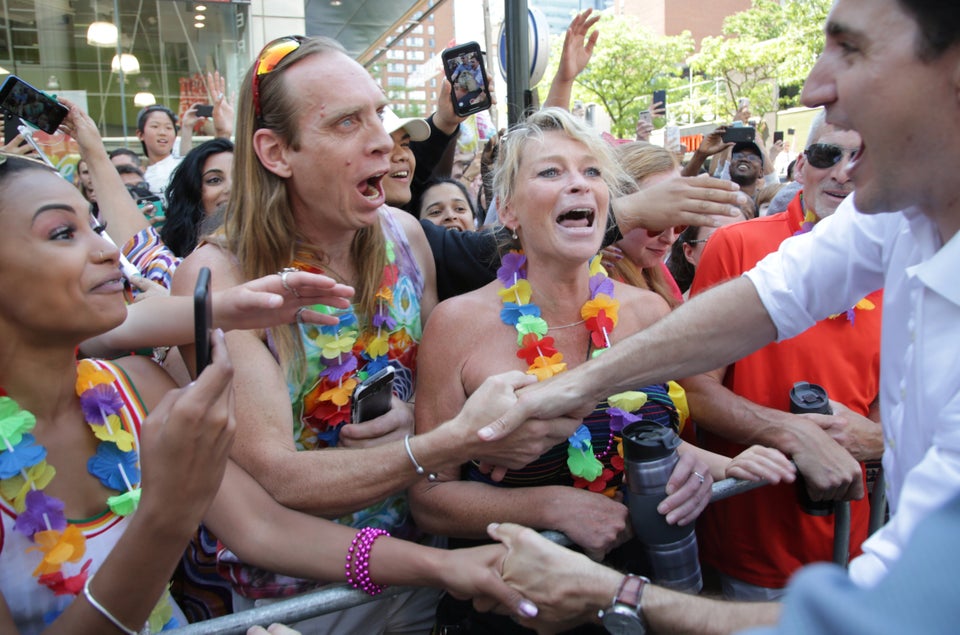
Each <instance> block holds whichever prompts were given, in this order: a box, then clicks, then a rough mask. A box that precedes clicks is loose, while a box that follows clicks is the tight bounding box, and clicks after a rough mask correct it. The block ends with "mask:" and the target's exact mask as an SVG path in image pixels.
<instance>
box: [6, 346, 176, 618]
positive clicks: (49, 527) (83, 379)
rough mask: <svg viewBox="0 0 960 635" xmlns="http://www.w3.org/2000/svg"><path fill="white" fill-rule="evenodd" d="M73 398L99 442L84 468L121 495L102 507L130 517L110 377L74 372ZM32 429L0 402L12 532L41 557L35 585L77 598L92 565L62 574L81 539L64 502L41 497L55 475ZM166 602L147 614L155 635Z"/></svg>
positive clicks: (127, 437) (127, 444) (134, 489)
mask: <svg viewBox="0 0 960 635" xmlns="http://www.w3.org/2000/svg"><path fill="white" fill-rule="evenodd" d="M76 391H77V396H79V397H80V407H81V408H82V410H83V418H84V420H85V421H86V423H87V425H89V426H90V429H91V430H92V431H93V434H94V436H95V437H96V438H97V439H100V443H99V444H98V445H97V450H96V453H95V454H94V456H92V457H91V458H90V459H89V460H88V461H87V470H88V471H89V472H90V474H92V475H93V476H95V477H96V478H97V479H98V480H99V481H100V482H101V483H102V484H103V485H104V487H107V488H108V489H112V490H116V491H119V492H122V493H121V494H118V495H116V496H111V497H109V498H108V499H107V505H108V506H109V508H110V511H112V512H113V513H114V514H116V515H118V516H128V515H130V514H132V513H133V512H134V511H136V509H137V506H138V505H139V503H140V491H141V490H140V467H139V457H138V456H137V452H136V450H135V449H134V447H133V446H134V438H133V435H132V434H130V433H129V432H127V431H126V430H124V429H123V426H122V424H121V421H120V416H119V413H120V411H121V410H122V409H123V399H122V398H121V397H120V393H119V392H118V391H117V389H116V388H115V387H114V385H113V376H112V375H111V374H110V373H109V372H107V371H105V370H102V369H100V368H99V367H97V365H96V363H95V362H92V361H90V360H83V361H81V362H79V363H78V365H77V383H76ZM36 423H37V420H36V417H34V416H33V414H32V413H30V412H28V411H26V410H23V409H21V408H20V407H19V406H18V405H17V403H16V402H15V401H14V400H12V399H11V398H10V397H6V396H4V397H0V438H2V440H3V446H2V448H0V493H2V495H3V497H4V498H5V499H6V500H7V501H8V502H9V503H10V504H11V505H12V506H13V508H14V510H15V511H16V512H17V514H18V515H17V520H16V522H15V524H14V528H15V529H16V531H18V532H19V533H21V534H23V535H24V536H26V537H27V538H28V539H29V540H30V541H31V542H33V543H34V544H35V545H36V546H35V547H29V548H28V549H27V551H28V552H30V551H39V552H41V553H42V554H43V555H42V557H41V560H40V563H39V564H38V565H37V568H36V569H34V571H33V575H34V576H36V577H37V583H38V584H41V585H43V586H46V587H47V588H49V589H50V590H51V591H53V593H54V595H76V594H78V593H80V592H81V591H82V590H83V585H84V583H85V582H86V580H87V577H88V569H89V567H90V564H91V562H92V561H91V560H87V561H86V562H85V563H84V564H83V566H82V567H81V569H80V573H78V574H77V575H73V576H69V577H65V576H64V575H63V572H62V566H63V564H64V563H66V562H80V561H81V560H82V559H83V556H84V554H85V553H86V538H85V537H84V535H83V533H82V532H81V531H80V530H79V529H78V528H77V527H76V526H75V525H71V524H69V523H67V519H66V516H65V515H64V513H63V509H64V503H63V501H61V500H60V499H58V498H54V497H53V496H50V495H48V494H46V493H44V491H43V490H44V488H45V487H46V486H47V485H48V484H49V483H50V481H51V480H53V477H54V476H55V475H56V469H55V468H54V467H53V466H52V465H50V464H48V463H47V461H46V456H47V450H46V448H44V447H43V446H42V445H39V444H37V443H36V439H35V438H34V436H33V435H32V434H30V432H31V431H32V430H33V428H34V427H35V426H36ZM166 598H167V595H166V593H165V594H164V597H163V598H161V602H160V603H159V604H158V605H157V607H156V608H154V611H153V613H151V616H150V623H151V627H155V628H154V629H153V630H160V629H162V628H163V626H164V624H166V623H167V622H168V621H169V620H170V617H171V616H172V610H171V609H170V606H169V602H167V601H165V600H166Z"/></svg>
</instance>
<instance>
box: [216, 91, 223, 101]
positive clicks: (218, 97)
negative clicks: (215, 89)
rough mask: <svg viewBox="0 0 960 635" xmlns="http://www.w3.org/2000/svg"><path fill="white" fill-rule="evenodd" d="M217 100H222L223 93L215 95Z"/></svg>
mask: <svg viewBox="0 0 960 635" xmlns="http://www.w3.org/2000/svg"><path fill="white" fill-rule="evenodd" d="M217 101H223V93H220V94H219V95H217Z"/></svg>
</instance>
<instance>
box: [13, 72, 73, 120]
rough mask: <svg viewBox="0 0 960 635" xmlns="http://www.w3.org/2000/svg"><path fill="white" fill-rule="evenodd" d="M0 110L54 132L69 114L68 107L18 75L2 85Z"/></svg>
mask: <svg viewBox="0 0 960 635" xmlns="http://www.w3.org/2000/svg"><path fill="white" fill-rule="evenodd" d="M0 110H3V111H4V112H6V113H9V114H11V115H13V116H14V117H19V118H20V119H22V120H24V121H26V122H27V123H29V124H30V125H32V126H35V127H37V128H39V129H40V130H43V131H44V132H46V133H47V134H53V133H55V132H56V131H57V128H59V127H60V123H61V122H62V121H63V118H64V117H66V116H67V107H66V106H64V105H63V104H61V103H60V102H58V101H57V100H56V99H54V98H53V97H50V96H48V95H47V94H45V93H43V92H41V91H39V90H37V89H36V88H34V87H33V86H31V85H30V84H28V83H27V82H25V81H23V80H22V79H20V78H19V77H17V76H16V75H10V76H9V77H7V79H6V80H5V81H4V82H3V86H0Z"/></svg>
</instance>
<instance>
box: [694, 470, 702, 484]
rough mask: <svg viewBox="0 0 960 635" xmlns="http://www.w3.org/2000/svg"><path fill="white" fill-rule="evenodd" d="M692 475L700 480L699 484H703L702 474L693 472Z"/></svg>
mask: <svg viewBox="0 0 960 635" xmlns="http://www.w3.org/2000/svg"><path fill="white" fill-rule="evenodd" d="M693 475H694V476H696V477H697V478H698V479H700V483H701V484H703V481H704V478H703V474H701V473H700V472H694V473H693Z"/></svg>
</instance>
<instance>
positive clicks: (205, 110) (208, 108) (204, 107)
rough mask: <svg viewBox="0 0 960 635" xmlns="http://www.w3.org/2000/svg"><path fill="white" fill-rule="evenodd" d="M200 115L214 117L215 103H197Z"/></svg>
mask: <svg viewBox="0 0 960 635" xmlns="http://www.w3.org/2000/svg"><path fill="white" fill-rule="evenodd" d="M195 112H196V113H197V116H198V117H212V116H213V105H212V104H197V108H196V111H195Z"/></svg>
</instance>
